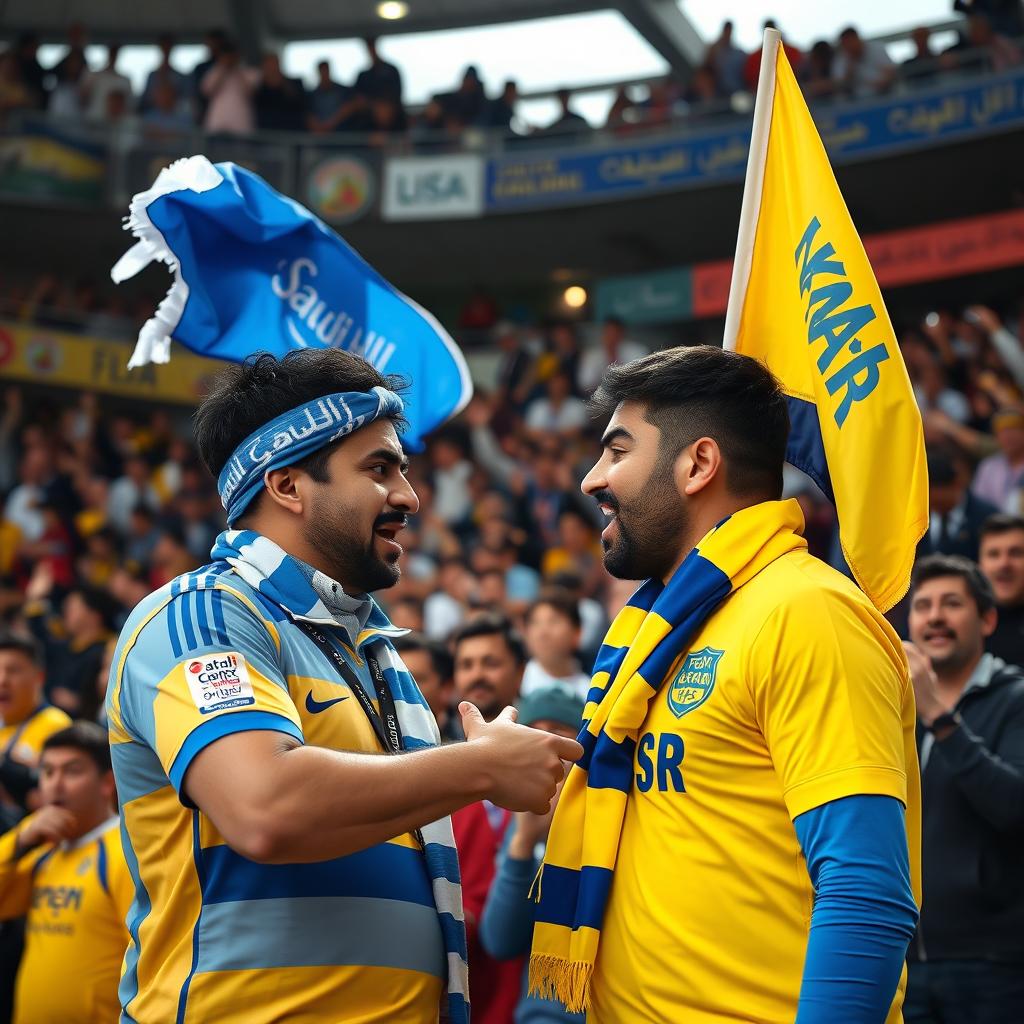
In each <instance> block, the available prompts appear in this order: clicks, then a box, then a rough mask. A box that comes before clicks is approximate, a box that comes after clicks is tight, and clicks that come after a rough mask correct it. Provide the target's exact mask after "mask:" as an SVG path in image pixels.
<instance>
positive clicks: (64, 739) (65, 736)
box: [42, 719, 110, 773]
mask: <svg viewBox="0 0 1024 1024" xmlns="http://www.w3.org/2000/svg"><path fill="white" fill-rule="evenodd" d="M68 747H71V748H73V749H75V750H80V751H82V753H83V754H88V756H89V757H90V758H91V760H92V761H93V762H94V763H95V765H96V767H97V768H98V769H99V770H100V772H101V773H102V772H109V771H110V742H109V740H108V739H107V731H106V729H104V728H103V726H101V725H98V724H97V723H96V722H89V721H86V720H84V719H83V720H82V721H79V722H72V723H71V724H70V725H69V726H67V728H65V729H61V730H60V731H59V732H55V733H54V734H53V735H52V736H50V737H49V738H48V739H47V740H46V742H45V743H43V750H42V752H43V753H44V754H45V753H46V752H47V751H48V750H55V749H65V748H68Z"/></svg>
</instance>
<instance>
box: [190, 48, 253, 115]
mask: <svg viewBox="0 0 1024 1024" xmlns="http://www.w3.org/2000/svg"><path fill="white" fill-rule="evenodd" d="M259 84H260V73H259V71H257V70H256V69H255V68H249V67H245V66H244V65H243V64H242V59H241V54H239V52H238V48H237V47H236V46H235V44H234V43H233V42H231V41H230V40H224V42H223V43H222V44H221V49H220V53H219V54H218V56H217V59H216V62H215V63H214V65H213V67H212V68H210V70H209V71H207V72H206V74H204V75H203V78H202V80H201V81H200V83H199V93H200V95H201V96H203V97H204V98H205V100H206V104H207V105H206V116H205V117H204V119H203V129H204V130H205V131H207V132H210V133H211V134H223V135H249V134H251V133H252V132H253V130H254V129H255V127H256V112H255V108H254V106H253V93H255V92H256V89H257V88H258V86H259Z"/></svg>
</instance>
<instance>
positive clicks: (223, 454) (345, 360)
mask: <svg viewBox="0 0 1024 1024" xmlns="http://www.w3.org/2000/svg"><path fill="white" fill-rule="evenodd" d="M375 387H381V388H388V389H390V390H391V391H401V390H403V388H404V387H405V384H404V381H402V379H401V378H399V377H391V376H385V375H384V374H383V373H381V372H380V371H379V370H378V369H377V368H376V367H374V366H371V365H370V363H368V362H367V361H366V360H365V359H360V358H359V357H358V356H354V355H352V353H351V352H343V351H342V350H341V349H335V348H328V349H296V350H294V351H291V352H287V353H285V355H284V356H283V357H282V358H280V359H278V358H277V356H273V355H270V353H268V352H261V353H256V354H255V355H252V356H250V357H249V358H248V359H247V360H246V361H245V362H244V363H241V364H237V365H233V366H229V367H227V368H226V369H224V370H222V371H221V372H220V373H219V374H217V376H216V377H215V378H214V381H213V385H212V387H211V389H210V393H209V394H208V395H207V396H206V398H204V399H203V401H202V404H201V405H200V406H199V408H198V409H197V410H196V413H195V416H194V417H193V423H194V429H195V442H196V448H197V449H198V450H199V457H200V458H201V459H202V460H203V463H204V464H205V466H206V468H207V469H208V470H209V471H210V472H211V473H212V474H213V478H214V479H215V480H216V479H217V477H218V476H219V475H220V471H221V470H222V469H223V468H224V465H225V463H226V462H227V461H228V459H229V458H231V454H232V452H234V450H235V449H236V448H237V447H238V446H239V445H240V444H241V443H242V442H243V441H244V440H245V439H246V438H247V437H248V436H249V435H250V434H252V433H255V432H256V431H257V430H259V429H260V427H262V426H263V425H264V424H266V423H269V422H270V421H271V420H272V419H275V418H276V417H278V416H280V415H282V414H283V413H286V412H288V411H290V410H291V409H295V408H297V407H298V406H300V405H303V404H304V403H305V402H310V401H313V400H314V399H316V398H322V397H323V396H324V395H331V394H334V393H335V392H336V391H372V390H373V389H374V388H375ZM392 422H393V423H394V424H395V429H396V430H399V431H401V430H402V429H404V427H405V421H404V420H403V419H402V418H401V417H398V416H396V417H392ZM342 440H344V439H342ZM337 443H338V444H341V441H338V442H337ZM334 447H335V446H334V445H328V446H327V447H326V448H322V449H320V450H319V451H316V452H314V453H313V454H312V455H309V456H307V457H306V458H305V459H300V460H299V461H298V462H296V465H298V466H301V467H302V468H303V469H304V470H305V471H306V472H307V473H309V475H310V476H311V477H312V478H313V479H314V480H316V481H317V482H319V483H323V482H324V481H326V479H327V461H328V459H329V458H330V457H331V453H332V452H333V451H334ZM259 497H260V496H257V498H256V499H255V501H254V503H253V505H251V506H250V508H249V509H248V510H247V511H253V510H255V508H256V502H258V501H259Z"/></svg>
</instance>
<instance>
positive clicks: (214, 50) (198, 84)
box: [191, 28, 230, 124]
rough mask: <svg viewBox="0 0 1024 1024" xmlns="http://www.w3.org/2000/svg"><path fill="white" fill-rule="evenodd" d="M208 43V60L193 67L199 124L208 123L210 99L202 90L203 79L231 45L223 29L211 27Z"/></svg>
mask: <svg viewBox="0 0 1024 1024" xmlns="http://www.w3.org/2000/svg"><path fill="white" fill-rule="evenodd" d="M203 41H204V42H205V43H206V51H207V54H206V60H201V61H200V62H199V63H198V64H197V65H196V66H195V67H194V68H193V69H192V89H191V92H192V95H193V97H195V103H196V121H197V122H198V123H199V124H205V123H206V111H207V107H208V105H209V101H208V100H207V98H206V96H205V95H204V94H203V91H202V84H203V79H204V78H205V77H206V74H207V72H208V71H210V70H211V69H212V68H213V67H214V66H215V65H216V64H217V61H218V60H219V59H220V57H221V54H223V53H224V50H225V49H226V48H228V47H229V46H230V40H229V38H228V35H227V33H226V32H225V31H224V30H223V29H219V28H215V29H210V31H208V32H207V33H206V36H205V38H204V40H203Z"/></svg>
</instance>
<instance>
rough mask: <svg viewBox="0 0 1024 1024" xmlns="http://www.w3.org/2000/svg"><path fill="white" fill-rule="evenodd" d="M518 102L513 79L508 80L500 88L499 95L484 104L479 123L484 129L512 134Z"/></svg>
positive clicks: (517, 91)
mask: <svg viewBox="0 0 1024 1024" xmlns="http://www.w3.org/2000/svg"><path fill="white" fill-rule="evenodd" d="M518 101H519V87H518V85H516V81H515V79H514V78H510V79H508V80H507V81H506V82H505V84H504V85H503V86H502V89H501V92H500V94H499V95H497V96H495V97H494V99H492V100H488V101H487V103H486V104H485V106H484V110H483V117H482V122H481V123H482V124H483V126H484V127H485V128H494V129H500V130H501V131H503V132H504V133H506V134H509V135H510V134H512V121H513V120H514V119H515V116H516V103H517V102H518Z"/></svg>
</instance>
